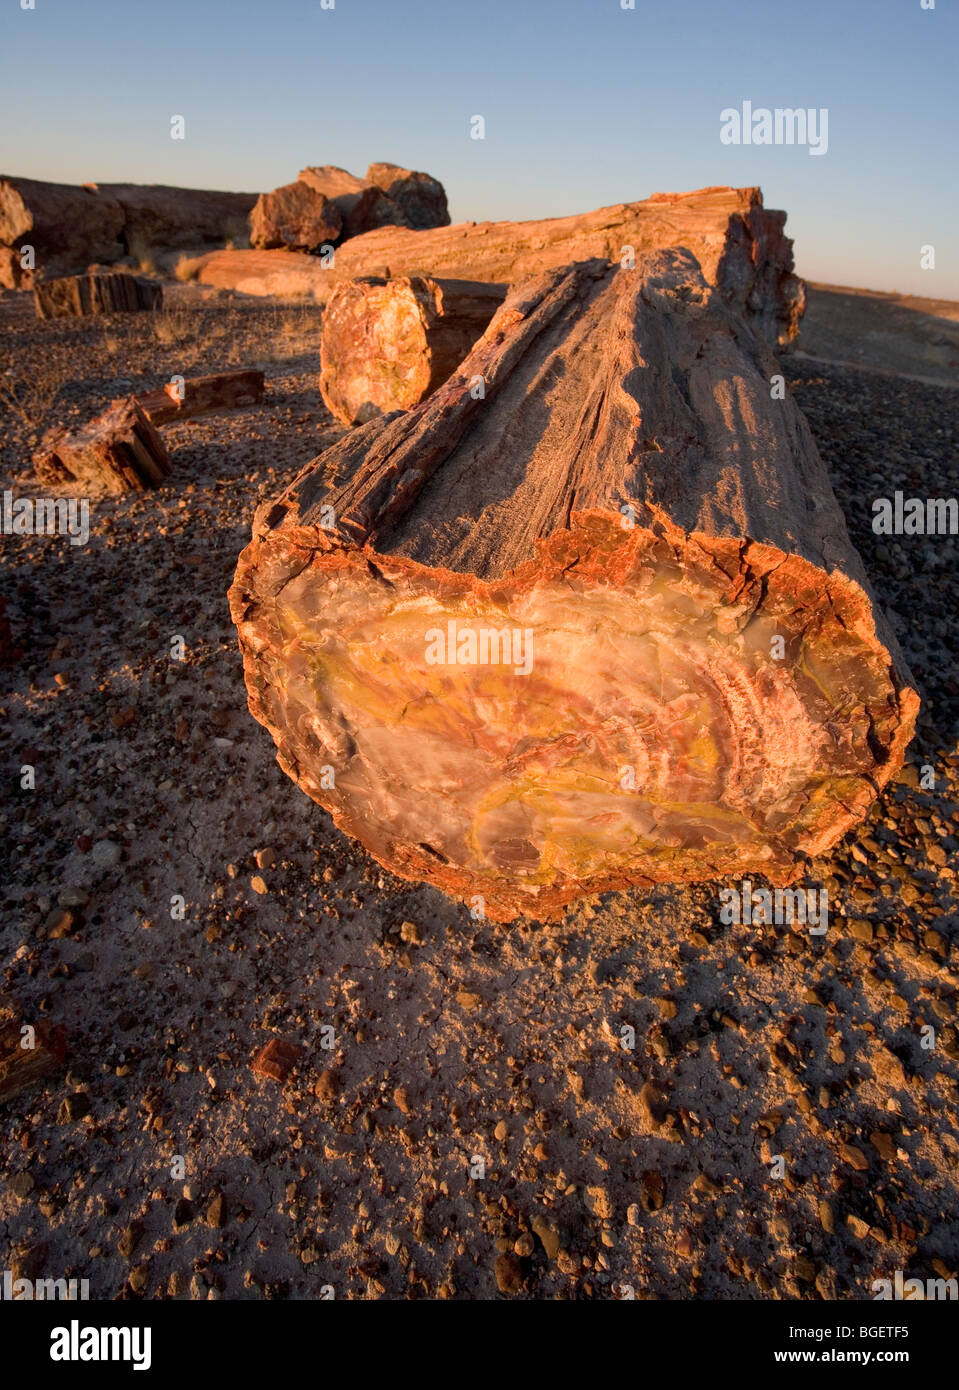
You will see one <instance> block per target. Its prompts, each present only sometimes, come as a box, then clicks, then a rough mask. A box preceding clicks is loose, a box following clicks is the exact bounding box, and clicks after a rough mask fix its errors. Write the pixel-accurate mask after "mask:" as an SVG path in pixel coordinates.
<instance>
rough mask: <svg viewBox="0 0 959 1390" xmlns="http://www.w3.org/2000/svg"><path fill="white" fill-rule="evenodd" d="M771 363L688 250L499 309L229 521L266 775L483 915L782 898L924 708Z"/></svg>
mask: <svg viewBox="0 0 959 1390" xmlns="http://www.w3.org/2000/svg"><path fill="white" fill-rule="evenodd" d="M776 372H777V366H776V363H775V361H774V359H773V358H772V356H771V354H770V353H769V351H768V349H767V348H766V347H765V345H764V344H763V343H762V341H761V339H760V338H759V336H758V335H757V334H756V333H755V332H754V331H753V330H752V328H751V327H750V326H749V325H748V324H747V323H746V321H745V320H744V319H743V318H742V317H741V316H740V315H738V314H736V313H733V312H731V311H730V309H729V308H728V306H727V305H726V304H725V303H724V302H723V299H722V296H721V295H720V294H719V293H718V292H716V291H715V290H713V289H711V288H710V286H709V285H708V284H707V283H706V280H705V279H704V277H703V275H702V273H701V271H700V269H699V266H698V265H697V264H696V262H695V260H694V258H693V257H692V255H691V254H690V253H689V252H688V251H686V250H684V249H682V248H673V249H670V250H666V251H660V252H655V253H650V254H647V255H644V256H642V257H640V258H639V260H638V262H637V266H636V268H635V269H634V270H623V269H614V268H611V267H609V266H608V265H606V264H605V263H603V262H596V261H594V262H588V263H584V264H579V265H575V266H572V267H567V268H561V269H558V270H554V271H551V272H548V273H546V274H544V275H543V276H540V277H538V278H537V279H535V280H534V281H532V282H530V283H528V284H527V285H525V286H524V287H521V288H519V289H517V290H516V291H514V292H513V293H512V294H511V295H510V297H509V298H508V299H507V301H506V303H505V304H504V306H503V307H502V308H501V309H500V310H499V311H498V313H497V314H496V316H495V317H494V319H493V321H492V323H491V324H490V326H489V328H488V329H487V331H486V333H485V334H484V336H483V337H482V338H481V340H480V341H479V343H478V344H477V345H476V347H475V348H474V350H473V352H472V353H471V354H470V356H469V357H468V358H467V359H466V361H465V362H464V363H463V364H462V366H461V368H460V370H459V371H458V372H457V373H456V375H455V376H453V377H452V378H451V379H450V380H449V381H447V383H446V384H445V385H444V386H441V387H440V388H439V390H438V391H437V392H436V393H435V394H434V395H433V396H431V397H430V398H429V399H428V400H427V401H424V402H423V404H421V405H419V406H417V407H416V408H415V409H414V410H412V411H409V412H407V413H406V414H402V415H395V416H391V417H384V418H381V419H377V420H373V421H371V422H370V423H368V424H366V425H362V426H360V427H359V428H358V429H356V430H353V431H351V432H350V433H348V434H346V435H344V436H343V438H342V439H341V440H339V441H338V442H337V443H336V444H334V445H333V446H332V447H331V448H330V449H328V450H327V451H326V452H325V453H324V454H321V455H320V457H319V458H318V459H316V460H314V461H313V463H312V464H310V465H308V467H307V468H306V469H304V471H303V472H302V473H301V474H300V475H299V476H298V477H297V478H296V480H295V481H294V482H293V483H291V484H290V486H289V487H288V489H287V490H286V491H285V492H284V493H283V494H282V495H281V496H280V497H279V498H278V500H277V501H275V502H272V503H268V504H266V505H264V506H263V507H261V508H260V509H259V511H258V512H257V515H256V518H255V522H254V532H253V538H252V540H251V542H250V544H249V545H248V546H247V547H246V549H245V550H244V551H243V553H242V555H241V557H240V560H239V563H238V566H237V571H236V576H235V579H234V583H233V587H232V589H231V593H230V602H231V611H232V614H233V618H234V621H235V623H236V625H237V628H238V632H239V638H240V646H241V649H242V652H243V660H244V669H245V674H246V681H247V687H248V692H249V703H250V709H251V711H252V713H253V714H254V716H255V717H256V718H257V719H258V720H260V722H261V723H263V724H265V725H266V727H267V728H268V729H269V730H270V732H271V733H272V735H273V737H274V739H275V741H276V744H277V747H278V761H279V762H280V765H281V767H283V768H284V770H285V771H286V772H287V773H288V774H289V775H290V776H291V777H292V778H293V779H294V780H295V781H296V782H297V783H298V784H299V785H300V787H301V788H302V789H303V790H304V791H306V792H307V793H308V794H309V795H310V796H311V797H313V798H314V799H315V800H316V801H318V802H319V803H320V804H321V805H323V806H325V807H327V808H328V809H329V810H330V811H331V812H332V814H333V816H334V819H335V820H336V823H337V824H338V825H339V826H340V827H341V828H342V829H343V830H345V831H347V832H348V833H349V834H351V835H353V836H355V837H356V838H357V839H359V840H361V841H362V843H363V844H364V845H365V846H366V847H367V849H368V850H369V851H370V852H371V853H372V854H373V855H374V856H375V857H376V858H377V859H378V860H379V861H380V862H381V863H383V864H385V865H386V866H388V867H389V868H390V869H391V870H392V871H393V872H395V873H397V874H399V875H400V876H401V877H404V878H409V879H426V880H428V881H429V882H431V883H433V884H436V885H438V886H439V887H440V888H442V889H444V890H445V891H446V892H448V893H450V894H455V895H458V896H461V897H468V898H472V897H473V896H478V897H480V898H481V899H483V904H482V905H483V910H485V912H486V914H487V915H488V916H491V917H498V918H501V919H504V920H505V919H508V918H509V917H511V916H514V915H516V914H517V913H520V912H526V913H529V914H531V915H533V916H537V917H546V916H550V915H553V914H555V913H556V912H558V911H559V910H561V909H562V907H563V905H564V904H566V903H568V902H569V901H571V900H572V899H574V898H576V897H578V896H580V895H582V894H584V893H594V892H598V891H602V890H606V889H613V888H617V887H622V886H624V885H629V884H649V883H651V882H674V883H676V882H686V881H693V880H706V879H714V878H720V877H724V876H727V875H737V874H740V873H746V872H762V873H765V874H767V875H768V876H769V877H770V878H772V879H773V880H774V881H777V882H779V883H788V882H791V881H794V880H795V878H796V877H798V876H799V875H800V874H801V873H802V871H803V858H804V856H813V855H816V854H818V853H820V852H822V851H824V850H826V849H828V848H829V847H830V846H831V845H832V844H833V843H834V842H835V841H836V840H837V839H838V838H839V837H840V836H841V835H842V834H843V833H844V832H845V831H847V830H848V829H849V828H850V827H852V826H854V825H856V824H857V823H858V822H859V821H861V820H862V818H863V817H864V815H865V814H866V812H867V810H868V808H869V806H870V805H871V803H872V801H873V799H874V798H875V796H876V794H877V792H878V790H879V789H880V788H881V787H882V786H883V785H884V783H885V782H886V781H887V780H888V779H889V777H890V776H891V775H893V774H894V772H895V771H896V770H897V768H898V767H899V766H900V765H901V763H902V758H903V751H904V748H905V746H906V744H907V743H908V741H909V738H910V737H911V733H912V730H913V726H914V722H915V714H916V710H917V708H918V697H917V696H916V694H915V691H914V690H913V689H912V686H911V681H910V677H909V675H908V673H907V671H906V669H905V667H904V665H903V662H902V658H901V655H900V653H899V651H898V647H897V644H896V642H895V638H894V637H893V635H892V633H891V631H890V630H889V628H888V627H887V625H886V623H885V621H884V619H883V618H882V616H881V614H880V613H879V612H878V611H877V610H876V609H875V608H874V606H873V603H872V600H871V598H870V595H869V590H868V584H867V581H866V577H865V574H864V571H863V568H862V564H861V562H860V560H859V557H858V556H857V554H856V552H855V551H854V549H853V547H852V544H851V542H850V540H849V536H848V534H847V531H846V526H845V522H844V520H843V517H842V514H841V512H840V510H839V507H838V505H837V503H836V500H835V498H834V496H833V493H832V490H831V488H830V485H829V480H828V478H827V475H826V472H825V469H824V467H823V464H822V462H821V460H820V458H819V454H818V452H817V450H816V447H815V444H814V442H813V439H812V436H811V434H810V431H809V428H808V426H807V424H806V422H805V420H804V418H803V416H802V415H801V413H800V412H799V410H798V409H797V408H796V406H795V405H794V404H793V402H792V400H791V399H789V398H786V399H783V400H780V399H778V398H776V397H777V396H778V392H774V391H771V388H770V377H771V376H773V375H775V374H776ZM477 383H480V387H481V389H477Z"/></svg>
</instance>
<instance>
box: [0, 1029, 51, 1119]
mask: <svg viewBox="0 0 959 1390" xmlns="http://www.w3.org/2000/svg"><path fill="white" fill-rule="evenodd" d="M66 1056H67V1050H66V1042H65V1039H64V1033H63V1029H62V1028H51V1027H49V1026H48V1025H47V1024H46V1023H41V1022H38V1023H36V1024H32V1025H25V1024H24V1023H23V1022H21V1021H20V1020H19V1019H18V1020H17V1021H15V1022H12V1023H4V1024H0V1104H2V1103H3V1102H4V1101H7V1100H10V1099H12V1097H13V1096H16V1095H19V1093H20V1092H21V1091H23V1090H25V1089H26V1088H27V1087H28V1086H32V1085H33V1084H34V1082H36V1081H42V1080H43V1078H44V1077H46V1076H49V1075H50V1074H51V1073H52V1072H55V1071H56V1070H57V1069H58V1068H59V1067H62V1066H63V1064H64V1062H65V1061H66Z"/></svg>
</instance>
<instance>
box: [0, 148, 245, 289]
mask: <svg viewBox="0 0 959 1390" xmlns="http://www.w3.org/2000/svg"><path fill="white" fill-rule="evenodd" d="M255 201H256V195H255V194H253V193H220V192H215V191H209V190H207V189H200V188H169V187H166V186H164V185H162V184H132V183H108V184H99V185H97V184H85V185H83V186H77V185H72V184H62V183H46V182H44V181H43V180H40V179H21V178H17V177H15V176H13V175H10V176H6V177H0V250H2V252H3V254H0V286H3V287H5V288H8V289H22V288H29V287H30V286H32V285H33V284H34V283H35V280H36V279H38V278H50V277H53V276H56V275H66V274H70V273H72V272H74V271H80V270H85V269H86V268H87V266H88V265H91V264H94V263H102V264H105V265H109V264H111V263H112V262H113V261H118V260H120V258H121V257H122V256H126V255H128V254H134V255H141V254H144V253H145V252H147V251H149V250H154V249H161V248H166V249H169V248H176V247H182V246H189V247H196V246H200V245H203V244H210V243H213V242H218V241H219V242H222V241H224V240H226V238H227V237H229V236H231V235H235V234H236V233H237V232H238V231H239V230H241V229H242V228H244V227H245V226H246V220H247V217H248V216H249V212H250V209H251V208H252V206H253V204H254V203H255ZM25 246H32V247H33V249H34V257H35V265H34V269H33V270H30V269H24V268H23V266H22V264H21V257H20V250H21V248H23V247H25Z"/></svg>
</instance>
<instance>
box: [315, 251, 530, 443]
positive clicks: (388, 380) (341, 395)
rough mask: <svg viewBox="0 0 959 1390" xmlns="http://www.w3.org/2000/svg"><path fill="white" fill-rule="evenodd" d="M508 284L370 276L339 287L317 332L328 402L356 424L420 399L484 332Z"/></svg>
mask: <svg viewBox="0 0 959 1390" xmlns="http://www.w3.org/2000/svg"><path fill="white" fill-rule="evenodd" d="M506 288H507V287H506V286H505V285H484V284H481V283H480V282H479V281H474V280H440V281H437V280H429V279H424V278H421V277H420V276H413V277H412V278H406V277H402V278H398V279H396V280H388V279H385V278H384V277H382V276H372V275H371V276H365V277H363V278H362V279H357V280H348V281H347V282H346V283H345V284H343V285H340V286H338V287H337V289H336V290H335V291H334V292H333V295H332V297H331V299H330V301H329V303H328V304H327V306H326V309H325V310H324V313H323V333H322V337H321V339H320V368H321V370H320V391H321V393H322V396H323V399H324V401H325V402H326V404H327V406H328V407H329V409H330V410H331V411H332V412H333V414H334V415H335V416H336V417H337V419H338V420H342V421H344V422H345V423H346V424H348V425H355V424H362V423H363V422H365V421H366V420H372V419H374V417H375V416H377V415H386V414H388V413H389V412H390V411H391V410H409V409H410V407H411V406H414V405H418V404H419V402H420V401H421V400H423V399H424V398H425V397H426V396H428V395H429V394H430V392H432V391H435V390H436V388H437V386H440V385H442V383H443V382H444V381H446V379H447V377H449V376H451V375H452V373H453V372H454V371H455V370H456V368H457V367H458V366H459V364H460V363H461V362H462V360H463V358H464V357H465V356H466V355H467V353H468V352H469V351H470V349H471V348H472V346H473V344H474V343H475V342H476V340H477V338H479V337H481V336H482V334H483V333H484V331H485V330H486V327H487V325H488V323H489V321H490V319H491V318H492V317H493V315H494V313H495V312H496V310H497V309H498V308H499V306H500V305H501V304H502V302H503V300H504V299H505V297H506Z"/></svg>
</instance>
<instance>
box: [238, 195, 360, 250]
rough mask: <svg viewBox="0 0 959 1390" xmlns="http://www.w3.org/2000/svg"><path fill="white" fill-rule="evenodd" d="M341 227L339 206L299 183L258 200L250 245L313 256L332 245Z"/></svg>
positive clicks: (251, 220) (251, 228)
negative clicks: (278, 248) (283, 248)
mask: <svg viewBox="0 0 959 1390" xmlns="http://www.w3.org/2000/svg"><path fill="white" fill-rule="evenodd" d="M342 225H343V218H342V214H341V213H340V210H339V208H338V207H337V206H336V204H335V203H334V202H332V201H331V200H330V199H329V198H326V197H324V195H323V194H322V193H319V192H317V190H316V189H315V188H311V187H310V185H309V184H307V183H302V182H300V181H299V180H298V181H297V182H296V183H287V184H284V185H283V187H282V188H275V189H274V190H273V192H272V193H261V194H260V196H259V198H257V200H256V204H255V206H254V208H253V211H252V212H251V213H250V245H251V246H254V247H263V248H264V249H267V250H269V249H270V248H271V247H285V248H286V249H288V250H290V251H308V252H309V253H310V254H311V255H314V254H317V253H318V252H319V251H320V249H321V248H322V247H323V246H332V244H333V243H334V242H335V241H336V239H337V237H338V236H339V234H340V229H341V227H342Z"/></svg>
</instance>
